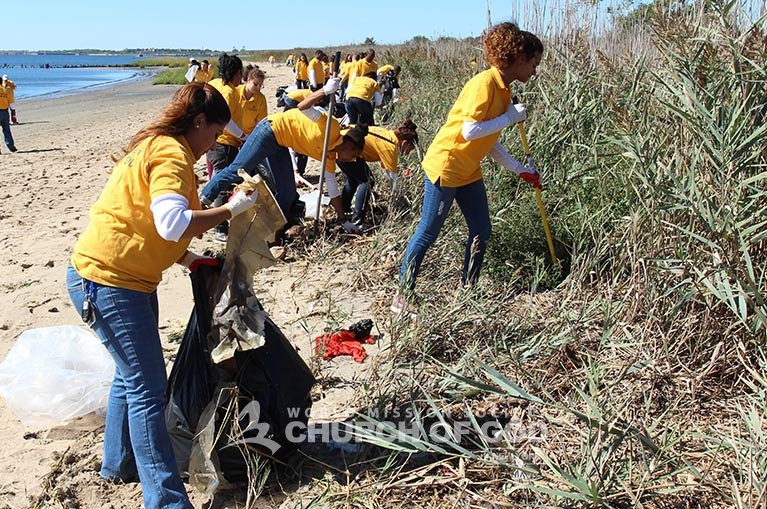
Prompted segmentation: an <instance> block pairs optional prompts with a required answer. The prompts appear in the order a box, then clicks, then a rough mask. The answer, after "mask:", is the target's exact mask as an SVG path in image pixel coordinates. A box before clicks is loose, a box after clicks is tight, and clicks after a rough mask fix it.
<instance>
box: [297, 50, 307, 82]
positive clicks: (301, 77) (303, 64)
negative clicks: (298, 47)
mask: <svg viewBox="0 0 767 509" xmlns="http://www.w3.org/2000/svg"><path fill="white" fill-rule="evenodd" d="M296 88H309V60H307V58H306V53H301V56H300V57H298V62H296Z"/></svg>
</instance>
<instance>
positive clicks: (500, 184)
mask: <svg viewBox="0 0 767 509" xmlns="http://www.w3.org/2000/svg"><path fill="white" fill-rule="evenodd" d="M660 6H661V4H660V3H658V2H656V4H654V5H653V6H649V7H646V8H643V9H641V10H638V11H634V12H632V13H631V15H628V16H625V17H623V18H620V21H621V22H620V23H617V24H614V25H612V26H611V27H610V28H609V29H600V30H596V29H595V27H594V26H593V21H594V19H592V18H588V17H581V18H576V19H575V20H572V19H570V20H569V22H568V20H564V21H566V22H563V23H559V24H558V25H557V26H558V27H560V28H558V29H552V28H551V25H550V23H551V17H550V16H543V17H542V18H546V19H547V20H548V21H546V22H544V21H542V22H541V26H539V27H535V26H533V27H529V28H528V27H525V28H528V29H530V30H531V31H534V32H537V33H540V34H541V35H542V36H543V37H544V44H545V46H546V54H545V57H544V61H543V64H542V65H541V66H540V68H539V73H538V76H537V78H536V79H534V80H532V81H531V82H530V83H529V84H528V85H527V86H526V87H525V88H524V89H521V88H520V89H518V90H517V93H518V95H519V97H520V100H522V101H523V102H525V103H526V104H527V106H528V112H529V117H528V121H527V123H526V127H527V135H528V138H529V141H530V144H531V151H532V154H533V157H534V160H535V163H536V166H537V167H538V168H539V169H540V171H541V173H542V175H543V186H544V190H543V197H544V202H545V209H546V211H547V213H548V219H549V222H550V225H551V230H552V232H553V234H554V238H555V246H556V253H557V257H558V259H559V264H556V265H555V264H554V263H552V260H551V257H550V255H549V251H548V248H547V244H546V238H545V236H544V233H543V229H542V227H541V218H540V214H539V210H538V206H537V204H536V200H535V196H534V194H533V192H532V190H531V188H530V187H529V186H528V185H527V184H526V183H524V182H522V181H520V180H519V179H517V178H516V177H515V176H514V175H511V174H509V173H508V172H506V171H505V170H504V169H502V168H500V167H496V166H495V165H494V163H493V162H492V161H490V160H489V159H486V160H485V161H484V162H483V170H484V174H485V179H486V184H487V187H488V193H489V197H490V202H491V216H492V218H493V235H492V238H491V247H490V250H489V253H488V256H487V257H486V260H485V268H484V270H483V276H482V278H481V280H480V283H479V284H478V285H476V286H475V287H472V288H459V283H458V282H459V278H460V267H461V263H462V257H463V248H462V246H463V243H464V242H465V235H466V229H465V225H464V223H463V218H462V217H461V215H460V214H458V213H457V212H456V213H454V214H452V215H451V217H450V218H449V219H448V224H447V225H446V227H445V228H444V229H443V231H442V235H441V237H440V239H439V240H438V241H437V243H436V244H435V245H434V247H433V248H432V250H431V251H430V252H429V254H428V255H427V259H426V261H425V263H424V267H423V269H422V273H421V275H420V277H419V282H418V287H417V289H416V291H417V296H418V302H419V304H418V315H417V317H415V318H413V319H411V320H407V319H405V320H402V319H401V320H397V319H394V318H392V321H391V323H390V324H387V326H388V327H389V332H390V334H391V337H389V338H388V340H389V343H390V348H389V352H388V354H389V355H388V356H386V359H387V360H386V361H385V362H384V363H382V364H381V365H380V366H378V367H377V376H378V378H377V380H375V381H373V382H371V383H370V384H368V385H367V386H366V387H367V389H366V390H365V391H363V392H362V393H360V395H359V400H358V401H357V402H355V403H356V404H357V405H358V406H359V407H360V408H366V409H369V410H367V411H366V414H367V415H360V416H359V417H358V418H357V422H360V421H363V422H367V423H368V424H370V426H365V427H362V428H360V429H358V430H357V433H358V434H359V436H360V437H361V438H362V440H363V441H365V442H366V443H368V444H370V445H371V448H370V451H369V455H368V457H369V458H370V459H369V461H364V462H362V463H360V464H356V466H355V467H354V468H352V467H349V468H350V470H352V475H351V476H347V478H346V480H347V484H346V485H343V484H338V483H335V482H327V481H318V483H320V484H322V486H323V490H324V491H323V492H322V495H319V496H318V499H317V502H318V504H319V505H322V506H325V505H331V506H332V505H335V504H338V505H339V506H341V505H343V506H345V507H393V506H395V505H404V506H410V504H412V505H413V506H418V507H469V506H471V507H553V506H562V507H663V508H666V507H669V508H670V507H764V506H765V505H767V375H765V373H767V358H766V356H765V353H766V351H765V330H766V329H767V301H766V300H765V299H766V298H767V273H766V271H767V254H766V253H767V249H766V248H767V215H765V212H764V211H765V207H766V206H767V165H766V164H765V163H766V162H767V160H766V158H765V156H766V155H767V154H766V153H765V148H766V145H765V132H766V130H767V124H765V122H764V120H765V118H764V117H765V112H766V110H767V107H766V106H765V105H766V104H767V102H765V99H766V96H765V92H767V89H765V84H766V83H767V81H766V78H767V68H765V63H766V62H767V37H766V35H765V30H764V19H759V20H757V21H756V22H754V21H753V20H751V21H748V20H744V19H743V16H742V14H743V12H742V9H741V8H740V6H739V3H738V2H732V3H727V2H695V3H692V2H681V3H674V4H673V7H669V6H666V7H665V8H660ZM573 15H574V16H578V15H579V14H578V13H573ZM563 27H567V28H563ZM597 28H598V27H597ZM473 57H477V58H478V59H479V61H480V68H482V67H481V66H482V61H481V50H480V46H479V42H478V41H471V40H469V41H458V40H438V41H429V40H418V41H411V42H410V43H408V44H405V45H402V46H398V47H396V48H386V49H381V50H379V56H378V60H379V62H383V61H386V62H397V63H399V64H400V65H401V66H402V67H403V78H402V86H403V88H402V91H401V95H402V97H403V99H404V100H403V101H401V102H400V103H398V104H397V110H396V112H395V121H394V123H397V122H398V121H399V120H402V119H404V118H405V117H408V118H412V119H413V120H414V121H415V122H416V123H417V124H418V125H419V127H420V132H421V145H422V147H423V148H425V147H427V146H428V144H429V142H430V140H431V139H432V137H433V136H434V134H435V133H436V131H437V130H438V129H439V127H440V125H441V123H442V122H443V120H444V118H445V116H446V113H447V110H448V109H449V108H450V106H451V105H452V102H453V101H454V99H455V97H456V96H457V94H458V92H459V91H460V89H461V87H462V86H463V84H464V83H465V81H466V80H467V79H468V78H469V77H470V75H471V71H470V70H469V68H468V66H467V63H468V62H469V60H470V59H471V58H473ZM446 70H447V72H446ZM501 140H502V142H503V143H504V144H505V145H506V146H507V147H509V149H510V151H511V152H512V153H513V154H515V155H516V156H518V157H519V158H522V157H523V151H522V146H521V144H520V139H519V134H518V132H517V130H515V129H506V130H505V131H504V134H503V135H502V139H501ZM404 163H405V164H406V166H407V169H404V168H403V169H402V172H403V176H404V177H403V180H404V189H403V193H402V195H401V196H399V197H391V196H389V197H384V198H383V199H384V200H387V203H386V205H387V207H385V209H386V220H385V221H381V223H380V224H378V225H376V226H377V228H376V230H375V232H376V233H375V235H374V236H373V237H372V238H371V239H370V240H369V242H368V243H367V245H365V246H363V247H362V248H361V250H360V251H359V252H358V259H357V260H356V261H355V262H356V263H358V264H359V266H360V270H359V277H358V280H356V281H354V282H353V284H355V285H362V286H364V287H365V288H368V289H370V291H371V292H378V294H379V295H387V296H389V298H390V295H391V288H392V287H393V286H394V284H393V280H394V278H395V277H396V273H397V270H398V267H399V266H398V263H399V261H400V257H401V253H402V252H403V251H404V248H405V244H406V242H407V240H408V238H409V234H410V233H411V232H412V231H413V230H414V228H415V224H416V222H417V220H418V218H419V214H420V204H421V196H420V193H422V190H423V185H422V183H421V178H422V173H421V172H420V169H419V166H418V157H417V155H416V154H415V153H413V154H411V156H409V157H408V158H406V159H405V161H404ZM407 175H411V177H410V178H407ZM381 192H382V193H383V191H381ZM382 304H388V301H387V302H386V303H384V302H383V299H382ZM395 417H396V418H395ZM492 423H498V424H499V426H498V427H501V428H503V429H504V430H505V432H504V433H501V434H498V433H495V435H493V434H492V433H490V434H488V429H495V430H496V431H497V428H494V427H493V424H492ZM435 425H436V427H435ZM403 426H404V428H403ZM408 426H409V427H408ZM413 427H415V428H416V429H419V430H421V433H415V434H408V433H403V432H402V431H401V430H402V429H411V430H412V429H413ZM371 429H375V431H374V432H371V431H370V430H371ZM436 429H440V430H442V431H444V430H453V432H454V436H452V438H451V435H450V433H449V432H447V431H445V432H444V433H442V435H441V437H442V438H439V437H438V436H436V435H435V434H434V433H430V430H436ZM455 430H458V431H457V432H456V431H455ZM445 434H447V435H445ZM491 435H492V437H491V438H493V439H492V440H490V439H488V437H489V436H491ZM458 437H460V440H458ZM438 438H439V439H438ZM362 465H364V467H363V466H362ZM346 473H347V474H349V470H347V471H346ZM350 493H353V495H351V494H350ZM493 504H494V505H493Z"/></svg>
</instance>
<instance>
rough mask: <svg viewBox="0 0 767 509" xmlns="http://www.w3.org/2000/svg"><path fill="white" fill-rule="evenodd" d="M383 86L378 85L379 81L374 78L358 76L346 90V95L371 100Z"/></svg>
mask: <svg viewBox="0 0 767 509" xmlns="http://www.w3.org/2000/svg"><path fill="white" fill-rule="evenodd" d="M380 91H381V88H380V87H379V86H378V82H377V81H376V80H374V79H373V78H368V77H367V76H357V78H356V79H355V80H354V83H352V84H351V85H350V86H349V88H348V89H347V90H346V97H347V98H352V97H356V98H357V99H362V100H363V101H370V100H372V99H373V96H374V95H375V93H376V92H380Z"/></svg>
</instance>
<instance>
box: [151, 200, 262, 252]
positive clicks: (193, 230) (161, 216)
mask: <svg viewBox="0 0 767 509" xmlns="http://www.w3.org/2000/svg"><path fill="white" fill-rule="evenodd" d="M257 197H258V194H257V193H253V194H250V195H248V194H246V193H243V192H238V193H235V195H234V196H233V198H232V200H230V201H229V202H227V203H225V204H224V205H222V206H220V207H214V208H210V209H206V210H190V209H189V202H188V201H187V199H186V198H184V197H183V196H181V195H178V194H173V193H167V194H164V195H162V196H158V197H157V198H155V199H154V200H152V204H151V205H150V207H149V208H150V209H151V210H152V215H153V216H154V224H155V228H156V229H157V233H158V234H159V235H160V237H162V238H163V239H165V240H169V241H172V242H178V241H179V240H181V239H191V238H193V237H197V236H198V235H202V234H203V233H205V232H206V231H208V230H210V229H211V228H213V227H214V226H216V225H217V224H219V223H221V222H223V221H226V220H228V219H232V218H233V217H234V216H236V215H238V214H240V213H242V212H245V211H246V210H248V209H249V208H251V207H252V206H253V205H254V204H255V202H256V198H257Z"/></svg>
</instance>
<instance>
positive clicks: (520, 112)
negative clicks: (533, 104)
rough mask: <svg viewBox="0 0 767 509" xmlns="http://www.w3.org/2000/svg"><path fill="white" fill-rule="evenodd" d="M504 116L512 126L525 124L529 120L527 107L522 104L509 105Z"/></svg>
mask: <svg viewBox="0 0 767 509" xmlns="http://www.w3.org/2000/svg"><path fill="white" fill-rule="evenodd" d="M504 115H506V118H508V119H509V122H511V123H512V124H517V123H519V122H524V121H525V119H526V118H527V107H526V106H525V105H524V104H521V103H517V104H509V107H508V108H507V109H506V113H504Z"/></svg>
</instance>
